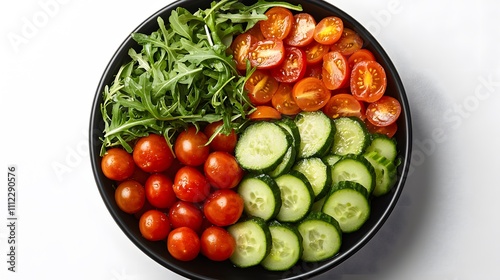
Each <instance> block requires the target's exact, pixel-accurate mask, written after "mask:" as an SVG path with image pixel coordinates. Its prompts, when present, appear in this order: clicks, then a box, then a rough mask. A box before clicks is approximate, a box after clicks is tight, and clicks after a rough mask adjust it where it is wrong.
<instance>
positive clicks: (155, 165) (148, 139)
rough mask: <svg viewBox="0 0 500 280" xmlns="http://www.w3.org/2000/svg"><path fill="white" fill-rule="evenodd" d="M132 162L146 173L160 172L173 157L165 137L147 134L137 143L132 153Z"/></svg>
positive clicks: (165, 168)
mask: <svg viewBox="0 0 500 280" xmlns="http://www.w3.org/2000/svg"><path fill="white" fill-rule="evenodd" d="M132 156H133V158H134V162H135V164H136V165H137V166H139V167H140V168H141V169H142V170H144V171H146V172H162V171H165V170H167V169H168V168H169V167H170V165H172V162H173V161H174V155H173V154H172V151H171V150H170V147H169V146H168V144H167V140H165V137H163V136H160V135H157V134H149V135H148V136H145V137H142V138H141V139H139V141H137V143H136V144H135V147H134V151H133V153H132Z"/></svg>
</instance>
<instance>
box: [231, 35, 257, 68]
mask: <svg viewBox="0 0 500 280" xmlns="http://www.w3.org/2000/svg"><path fill="white" fill-rule="evenodd" d="M255 42H257V38H255V37H254V36H253V35H251V34H250V33H242V34H240V35H238V36H236V38H235V39H234V40H233V42H232V43H231V48H230V49H231V50H232V52H233V58H234V60H235V61H236V68H237V69H238V70H246V68H247V61H248V52H249V51H250V47H251V46H252V45H253V44H254V43H255Z"/></svg>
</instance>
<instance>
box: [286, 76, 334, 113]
mask: <svg viewBox="0 0 500 280" xmlns="http://www.w3.org/2000/svg"><path fill="white" fill-rule="evenodd" d="M292 96H293V99H294V100H295V103H297V106H299V108H300V109H302V110H303V111H317V110H319V109H321V108H323V107H324V106H325V105H326V103H327V102H328V100H329V99H330V96H331V93H330V91H329V90H328V89H327V88H326V87H325V85H324V84H323V82H322V81H321V80H320V79H318V78H314V77H307V78H304V79H302V80H300V81H298V82H297V83H295V85H294V86H293V89H292Z"/></svg>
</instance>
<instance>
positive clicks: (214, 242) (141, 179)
mask: <svg viewBox="0 0 500 280" xmlns="http://www.w3.org/2000/svg"><path fill="white" fill-rule="evenodd" d="M157 22H158V30H157V31H155V32H152V33H151V34H140V33H134V34H132V38H133V39H134V40H135V41H136V42H137V43H138V46H139V47H140V49H134V48H132V49H130V50H129V53H128V54H129V56H130V61H129V62H127V63H125V64H124V65H122V67H121V68H120V69H119V71H118V72H117V73H116V75H115V79H114V81H113V82H112V83H111V84H110V85H108V86H106V87H105V89H104V92H103V102H102V103H101V113H102V116H103V121H104V124H105V128H104V135H103V137H102V148H101V156H102V159H101V169H102V172H103V174H104V175H105V176H106V177H107V178H108V179H110V180H112V181H113V182H114V185H113V187H114V188H115V201H116V204H117V206H118V207H119V208H120V209H121V210H122V211H124V212H125V213H128V214H130V215H134V216H135V217H136V218H137V224H138V227H139V229H140V232H141V234H142V236H143V237H144V238H145V239H147V240H150V241H154V242H164V243H165V254H170V255H171V256H172V257H174V258H175V259H178V260H181V261H191V260H193V259H195V258H198V257H201V256H203V257H206V258H208V259H210V260H212V261H226V260H229V261H230V262H232V263H233V264H234V265H236V266H238V267H242V268H244V267H251V266H255V265H261V266H262V267H264V268H265V269H268V270H272V271H284V270H288V269H290V268H291V267H292V266H294V265H295V264H296V263H297V262H299V261H304V262H317V261H322V260H326V259H329V258H331V257H333V256H335V254H337V252H338V251H339V249H340V246H341V244H342V236H343V235H345V234H349V233H351V232H354V231H356V230H358V229H359V228H361V227H362V226H363V224H364V223H365V222H366V220H367V219H368V218H369V216H370V201H371V199H372V198H373V197H378V196H382V195H385V194H386V193H388V192H390V190H391V188H392V186H393V185H394V183H395V181H396V167H397V165H398V164H399V158H398V150H397V146H396V142H395V140H394V139H393V136H394V134H395V133H396V131H397V124H396V121H397V119H398V117H399V115H400V114H401V105H400V104H399V102H398V100H397V99H395V98H393V97H391V96H389V95H385V92H386V87H387V78H386V73H385V70H384V68H383V66H382V65H381V64H379V63H378V62H377V61H376V58H375V56H374V54H372V53H371V52H370V51H369V50H368V49H365V48H364V44H363V39H362V38H361V37H360V36H359V35H358V34H357V33H356V31H355V30H352V29H349V28H348V27H346V26H344V24H343V21H342V19H341V18H339V17H337V16H335V15H332V16H328V17H325V18H321V19H316V18H314V17H313V16H312V15H311V14H309V13H307V12H306V11H303V10H302V7H301V6H300V5H292V4H289V3H286V2H267V1H264V0H259V1H257V2H256V3H255V4H253V5H250V6H247V5H245V4H242V3H240V2H238V1H230V0H225V1H219V2H213V3H212V4H211V6H210V8H208V9H199V10H198V11H196V12H195V13H191V12H190V11H188V10H186V9H183V8H177V9H175V10H173V11H172V13H171V15H170V16H169V17H168V19H163V18H161V17H158V19H157Z"/></svg>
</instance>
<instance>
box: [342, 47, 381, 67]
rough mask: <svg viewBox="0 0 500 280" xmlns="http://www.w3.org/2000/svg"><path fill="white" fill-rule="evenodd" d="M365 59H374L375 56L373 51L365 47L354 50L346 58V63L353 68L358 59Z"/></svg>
mask: <svg viewBox="0 0 500 280" xmlns="http://www.w3.org/2000/svg"><path fill="white" fill-rule="evenodd" d="M367 60H375V56H374V55H373V53H372V52H371V51H369V50H367V49H360V50H357V51H355V52H354V53H353V54H351V56H349V58H348V59H347V64H348V65H349V68H351V69H352V68H353V67H354V64H356V63H358V62H360V61H367Z"/></svg>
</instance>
